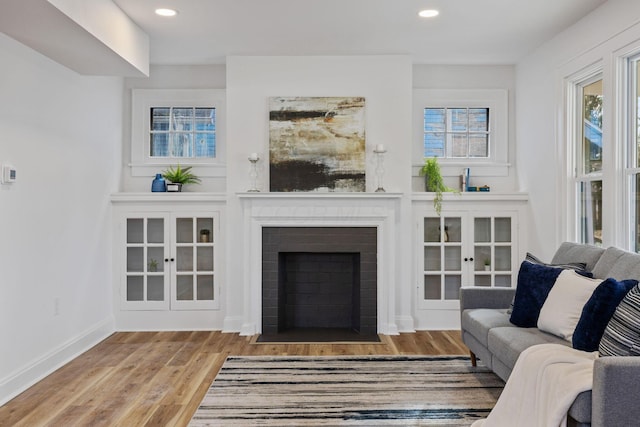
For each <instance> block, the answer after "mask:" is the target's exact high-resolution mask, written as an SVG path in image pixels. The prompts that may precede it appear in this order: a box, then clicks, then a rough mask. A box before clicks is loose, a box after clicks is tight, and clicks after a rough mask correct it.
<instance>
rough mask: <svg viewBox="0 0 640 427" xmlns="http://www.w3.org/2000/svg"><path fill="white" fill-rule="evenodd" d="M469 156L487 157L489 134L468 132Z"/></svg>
mask: <svg viewBox="0 0 640 427" xmlns="http://www.w3.org/2000/svg"><path fill="white" fill-rule="evenodd" d="M469 157H489V135H487V134H477V133H472V134H469Z"/></svg>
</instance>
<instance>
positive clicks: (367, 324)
mask: <svg viewBox="0 0 640 427" xmlns="http://www.w3.org/2000/svg"><path fill="white" fill-rule="evenodd" d="M377 232H378V230H377V228H376V227H264V228H263V229H262V333H263V335H265V336H274V335H277V334H280V333H283V332H286V331H290V330H292V329H345V330H348V331H350V332H355V333H357V334H359V335H361V336H363V337H375V336H377Z"/></svg>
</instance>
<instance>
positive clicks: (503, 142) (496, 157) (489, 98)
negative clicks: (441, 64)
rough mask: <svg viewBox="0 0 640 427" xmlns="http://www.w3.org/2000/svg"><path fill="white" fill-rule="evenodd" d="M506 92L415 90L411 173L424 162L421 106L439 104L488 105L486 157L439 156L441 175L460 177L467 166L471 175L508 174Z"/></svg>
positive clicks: (475, 106)
mask: <svg viewBox="0 0 640 427" xmlns="http://www.w3.org/2000/svg"><path fill="white" fill-rule="evenodd" d="M508 104H509V95H508V91H507V90H506V89H414V90H413V125H412V126H413V140H414V144H413V147H414V150H413V159H415V160H414V162H413V163H414V165H413V169H414V170H413V174H414V175H415V176H417V175H418V173H419V170H420V168H421V167H422V165H423V164H424V109H425V108H438V107H448V108H453V107H468V108H487V107H488V108H489V109H490V113H489V129H491V136H490V142H489V158H487V159H484V158H483V159H473V158H469V159H444V158H439V159H438V160H439V163H440V167H441V169H442V175H443V176H459V175H460V171H461V169H463V168H466V167H472V168H473V175H474V176H508V175H509V166H510V165H509V105H508Z"/></svg>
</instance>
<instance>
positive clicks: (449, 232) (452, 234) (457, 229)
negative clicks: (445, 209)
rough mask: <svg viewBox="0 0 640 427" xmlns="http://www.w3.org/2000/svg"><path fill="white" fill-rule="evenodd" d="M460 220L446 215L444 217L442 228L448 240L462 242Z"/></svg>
mask: <svg viewBox="0 0 640 427" xmlns="http://www.w3.org/2000/svg"><path fill="white" fill-rule="evenodd" d="M461 227H462V220H461V219H460V218H455V217H447V218H445V219H444V230H445V232H446V237H447V238H448V239H447V241H448V242H452V243H460V242H462V228H461Z"/></svg>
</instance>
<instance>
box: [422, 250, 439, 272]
mask: <svg viewBox="0 0 640 427" xmlns="http://www.w3.org/2000/svg"><path fill="white" fill-rule="evenodd" d="M441 265H442V264H441V262H440V247H439V246H427V247H425V248H424V270H425V271H440V268H441V267H440V266H441Z"/></svg>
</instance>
